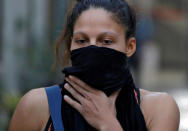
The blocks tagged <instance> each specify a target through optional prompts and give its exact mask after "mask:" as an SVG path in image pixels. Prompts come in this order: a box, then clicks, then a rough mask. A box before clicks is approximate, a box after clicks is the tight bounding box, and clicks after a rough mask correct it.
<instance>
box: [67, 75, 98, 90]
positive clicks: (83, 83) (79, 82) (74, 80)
mask: <svg viewBox="0 0 188 131" xmlns="http://www.w3.org/2000/svg"><path fill="white" fill-rule="evenodd" d="M69 79H70V80H71V81H73V82H74V83H76V84H77V85H79V86H80V87H82V88H83V89H84V90H86V91H89V92H91V93H96V91H97V90H96V89H94V88H92V87H90V86H89V85H87V84H86V83H85V82H83V81H81V80H80V79H78V78H77V77H75V76H69Z"/></svg>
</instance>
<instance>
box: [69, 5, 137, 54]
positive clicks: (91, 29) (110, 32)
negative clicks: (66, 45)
mask: <svg viewBox="0 0 188 131" xmlns="http://www.w3.org/2000/svg"><path fill="white" fill-rule="evenodd" d="M89 45H96V46H99V47H107V48H112V49H115V50H117V51H121V52H123V53H126V54H127V55H128V56H131V55H132V54H133V53H134V51H135V49H136V41H135V39H134V38H131V39H130V40H128V41H127V40H125V28H124V27H123V26H122V25H121V24H118V23H117V22H116V21H115V20H114V19H113V18H112V16H111V14H110V13H108V12H107V11H105V10H104V9H100V8H97V9H95V8H90V9H89V10H87V11H84V12H83V13H82V14H81V15H80V17H79V18H78V19H77V21H76V23H75V26H74V31H73V37H72V41H71V50H74V49H78V48H81V47H86V46H89ZM129 46H130V47H129ZM130 50H131V52H132V53H131V54H129V53H130Z"/></svg>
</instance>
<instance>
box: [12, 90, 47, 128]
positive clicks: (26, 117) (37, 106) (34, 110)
mask: <svg viewBox="0 0 188 131" xmlns="http://www.w3.org/2000/svg"><path fill="white" fill-rule="evenodd" d="M48 117H49V109H48V101H47V96H46V93H45V89H44V88H38V89H32V90H30V91H28V92H27V93H26V94H25V95H24V96H23V97H22V98H21V100H20V101H19V103H18V105H17V107H16V110H15V112H14V114H13V117H12V120H11V124H10V130H11V129H14V130H32V129H36V130H39V129H41V128H43V125H45V124H46V122H47V120H48ZM26 128H27V129H26Z"/></svg>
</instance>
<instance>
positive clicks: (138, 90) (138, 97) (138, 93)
mask: <svg viewBox="0 0 188 131" xmlns="http://www.w3.org/2000/svg"><path fill="white" fill-rule="evenodd" d="M136 94H137V99H138V104H139V105H140V103H141V101H140V89H139V88H136Z"/></svg>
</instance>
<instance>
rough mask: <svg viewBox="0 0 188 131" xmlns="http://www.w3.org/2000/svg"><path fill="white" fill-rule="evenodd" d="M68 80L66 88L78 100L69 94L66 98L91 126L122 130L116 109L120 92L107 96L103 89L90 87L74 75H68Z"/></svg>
mask: <svg viewBox="0 0 188 131" xmlns="http://www.w3.org/2000/svg"><path fill="white" fill-rule="evenodd" d="M66 80H67V81H68V83H69V84H68V83H66V84H65V86H64V87H65V89H66V90H67V91H69V92H70V93H71V94H72V96H73V97H74V98H75V99H76V100H77V101H78V102H77V101H75V100H73V99H71V98H70V97H69V96H67V95H65V96H64V100H65V101H66V102H67V103H68V104H70V105H71V106H72V107H73V108H75V109H76V110H78V111H79V112H80V113H81V114H82V116H83V117H84V118H85V120H86V121H87V122H88V123H89V124H90V125H91V126H93V127H94V128H96V129H98V130H108V131H118V130H119V131H122V128H121V126H120V124H119V122H118V120H117V119H116V111H115V99H116V97H117V93H118V92H115V93H114V94H112V95H111V96H110V97H107V96H106V95H105V94H104V93H103V92H102V91H99V90H97V89H94V88H92V87H90V86H89V85H87V84H86V83H84V82H83V81H81V80H80V79H78V78H76V77H74V76H70V77H67V78H66Z"/></svg>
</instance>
